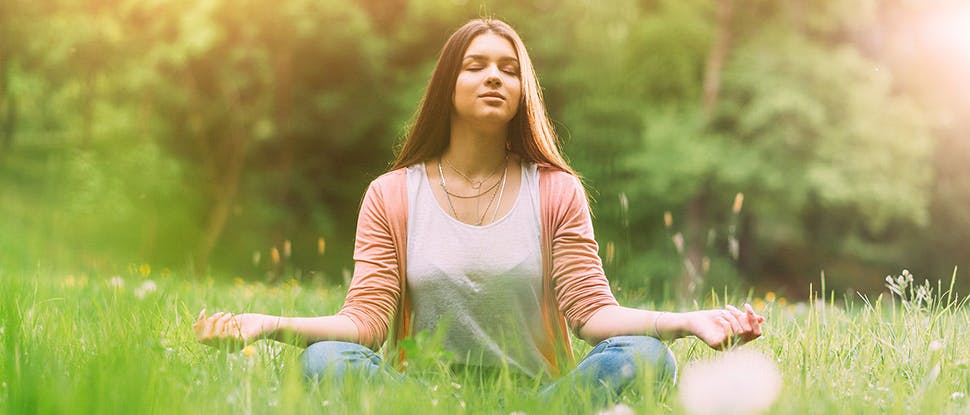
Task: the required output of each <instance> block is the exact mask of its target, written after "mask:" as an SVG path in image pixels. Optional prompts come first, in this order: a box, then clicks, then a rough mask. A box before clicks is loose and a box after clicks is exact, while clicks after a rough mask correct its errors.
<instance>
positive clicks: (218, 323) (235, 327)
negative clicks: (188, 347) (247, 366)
mask: <svg viewBox="0 0 970 415" xmlns="http://www.w3.org/2000/svg"><path fill="white" fill-rule="evenodd" d="M272 319H273V318H272V317H270V316H267V315H264V314H253V313H247V314H239V315H234V314H232V313H221V312H220V313H215V314H213V315H212V316H210V317H207V316H206V314H205V309H204V308H203V309H202V312H201V313H199V318H198V319H197V320H196V321H195V323H193V324H192V329H193V330H195V337H196V339H197V340H198V341H199V342H200V343H202V344H205V345H208V346H212V347H218V348H229V349H230V350H239V349H241V348H243V346H245V345H247V344H249V343H252V342H253V341H256V340H259V339H260V338H262V337H263V336H265V335H266V334H268V332H269V331H270V330H271V329H272V328H273V326H274V325H275V324H274V323H272V322H271V321H270V320H272Z"/></svg>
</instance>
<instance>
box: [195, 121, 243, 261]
mask: <svg viewBox="0 0 970 415" xmlns="http://www.w3.org/2000/svg"><path fill="white" fill-rule="evenodd" d="M241 130H242V129H241V128H233V133H231V136H229V137H227V138H226V145H225V148H224V149H223V150H224V151H225V153H224V154H225V157H226V158H225V164H220V163H212V164H211V165H212V166H214V168H215V169H221V170H216V171H212V172H210V174H212V173H214V175H212V176H210V177H213V179H214V182H215V183H214V184H215V186H214V189H213V192H212V195H213V197H212V203H211V205H210V208H209V214H208V215H207V219H206V224H205V229H204V231H203V233H202V242H201V243H200V244H199V250H198V253H197V254H196V258H195V264H194V265H195V272H197V273H199V272H205V270H206V269H207V268H208V266H209V258H210V256H211V255H212V251H213V250H214V249H215V247H216V243H217V242H219V238H220V237H221V236H222V232H223V231H224V230H225V227H226V223H227V222H228V221H229V214H230V213H231V212H232V207H233V205H235V203H236V195H237V194H238V193H239V183H240V181H241V180H242V172H243V167H244V166H245V164H246V163H245V161H246V150H247V148H246V147H247V146H246V143H247V140H246V138H245V137H244V136H243V135H242V134H241V133H240V131H241ZM208 156H209V157H214V156H217V155H214V154H209V155H208Z"/></svg>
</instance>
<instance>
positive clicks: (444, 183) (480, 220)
mask: <svg viewBox="0 0 970 415" xmlns="http://www.w3.org/2000/svg"><path fill="white" fill-rule="evenodd" d="M445 163H447V164H448V167H449V168H450V169H451V170H453V171H454V172H455V173H458V175H459V176H461V177H462V178H463V179H465V181H467V182H468V184H469V185H470V186H471V187H472V189H475V190H478V193H477V194H474V195H460V194H457V193H453V192H451V191H450V190H448V183H447V181H446V180H445V172H444V169H442V167H441V158H440V157H439V158H438V177H440V178H441V189H442V190H444V192H445V199H447V200H448V206H449V207H450V208H451V213H452V215H454V216H455V219H458V211H457V210H455V204H454V203H453V202H452V201H451V198H452V197H454V198H456V199H476V198H479V197H481V196H482V195H484V194H486V193H491V194H492V197H491V198H490V199H489V200H488V204H487V205H486V206H485V210H484V211H483V212H482V214H481V216H480V217H479V218H478V222H476V223H475V225H476V226H482V224H483V223H485V216H488V211H489V209H491V208H492V204H493V203H495V196H496V195H497V196H498V204H496V205H495V210H494V213H492V221H493V222H494V221H495V218H496V217H497V216H498V211H499V209H498V208H499V206H500V205H501V204H502V195H503V194H504V193H505V182H506V179H508V174H509V156H508V154H506V155H505V158H504V159H503V162H502V164H503V165H504V166H505V168H504V171H503V172H502V180H498V181H496V182H495V184H493V185H491V186H489V187H488V188H487V189H485V190H481V188H482V185H483V184H485V182H487V181H488V180H489V179H491V178H492V177H494V176H495V175H496V174H497V173H498V171H499V169H498V168H496V169H495V170H494V171H493V172H492V174H489V175H488V177H486V178H484V179H482V180H480V181H477V182H476V181H474V180H472V179H471V178H469V177H468V175H466V174H465V173H462V172H461V171H460V170H458V168H456V167H455V166H454V165H452V164H451V163H449V162H447V161H445ZM499 184H501V187H499V190H498V191H497V192H496V191H494V190H495V188H496V187H498V186H499ZM476 204H477V202H476ZM475 215H476V216H478V208H477V207H476V209H475ZM459 220H460V219H459Z"/></svg>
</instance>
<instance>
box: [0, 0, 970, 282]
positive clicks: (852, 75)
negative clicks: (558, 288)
mask: <svg viewBox="0 0 970 415" xmlns="http://www.w3.org/2000/svg"><path fill="white" fill-rule="evenodd" d="M481 15H490V16H494V17H497V18H501V19H504V20H506V21H508V22H510V23H511V24H512V25H513V26H514V27H516V28H517V29H518V30H519V32H520V34H521V35H522V37H523V38H524V40H525V42H526V45H527V47H529V49H530V53H531V55H532V57H533V59H534V60H535V64H536V68H537V70H538V72H539V77H540V82H541V84H542V85H543V87H544V93H545V97H546V101H547V105H548V107H549V112H550V114H551V115H552V117H553V119H554V120H555V122H556V125H557V128H558V131H559V133H560V135H561V136H562V138H563V142H564V144H563V145H564V148H565V151H566V153H567V155H568V156H569V157H570V159H571V160H572V162H573V163H574V165H575V167H576V168H577V169H578V170H579V171H580V172H582V173H583V175H584V177H585V180H586V183H587V185H588V187H589V189H590V192H591V195H592V196H593V199H594V206H593V209H594V213H595V225H596V229H597V239H598V240H599V242H600V245H601V255H602V256H603V257H604V260H605V263H606V266H607V272H608V274H609V275H610V276H611V278H612V279H613V280H615V281H617V282H620V283H622V284H623V285H624V287H643V288H647V289H649V292H652V293H668V294H669V293H674V292H682V291H684V290H695V291H696V290H698V289H702V288H704V287H705V286H714V287H717V286H722V285H723V284H725V283H736V282H739V281H746V282H747V283H748V285H754V284H758V285H759V286H767V287H770V288H773V289H774V288H779V287H781V289H783V290H788V292H789V293H790V294H791V295H796V296H797V295H799V294H800V293H801V290H804V289H805V288H807V285H808V281H815V280H817V279H818V276H819V273H820V272H821V271H823V270H824V271H825V273H826V278H827V280H828V281H827V282H828V283H829V285H830V286H832V287H835V288H838V289H848V288H853V289H862V290H866V289H873V288H878V287H879V286H880V284H881V281H882V279H881V277H882V276H884V275H886V274H889V273H891V272H896V271H898V269H899V268H901V267H909V268H911V269H914V270H916V271H917V272H919V273H922V274H925V275H928V276H934V277H949V275H950V272H951V271H952V269H953V267H954V266H957V265H958V266H960V268H961V269H963V270H966V269H967V268H968V265H970V263H968V262H967V260H968V255H967V248H966V247H967V246H970V210H967V209H966V208H965V206H968V205H970V172H968V170H967V168H966V166H967V165H970V137H968V135H970V123H968V120H970V83H968V82H970V81H968V80H967V78H966V77H965V76H964V75H965V74H966V73H967V72H968V71H970V33H968V32H967V31H966V30H965V22H966V21H967V19H970V7H968V6H966V5H963V4H962V3H961V2H958V1H942V2H932V3H927V4H924V3H923V2H911V1H905V0H892V1H880V2H874V1H862V2H859V1H849V0H829V1H825V2H809V1H798V0H755V1H748V2H744V3H741V2H737V1H736V0H681V1H673V0H641V1H633V0H618V1H614V2H608V3H600V2H589V1H583V0H566V1H547V0H534V1H531V2H521V1H511V0H495V1H487V2H472V1H451V0H448V1H445V0H393V1H372V0H356V1H355V0H324V1H322V2H321V1H312V0H283V1H280V2H276V3H273V4H269V3H266V2H257V1H251V0H245V1H234V2H230V1H226V0H204V1H186V0H152V1H132V0H86V1H80V2H78V1H66V0H44V1H26V0H10V1H5V2H3V3H2V4H0V268H3V269H7V270H14V269H32V268H37V267H40V268H43V269H79V268H80V269H84V270H89V271H90V272H104V273H110V272H115V271H114V270H116V269H118V268H121V267H125V266H127V265H128V264H129V263H150V264H153V265H155V268H156V269H160V268H169V269H173V270H187V271H191V272H194V273H195V274H197V275H210V274H212V275H238V276H241V277H243V278H269V279H273V278H279V277H286V278H289V277H296V278H321V279H323V280H326V281H331V282H342V279H343V278H345V277H344V275H345V274H346V270H348V269H350V268H352V266H353V262H352V259H351V250H352V246H353V232H354V226H355V222H356V213H357V207H358V204H359V200H360V197H361V195H362V194H363V191H364V189H365V187H366V185H367V183H368V181H370V180H371V179H373V178H374V177H376V176H377V175H378V174H380V173H381V172H383V171H384V170H385V169H386V168H387V166H388V163H389V161H390V160H391V158H392V157H393V148H394V146H395V145H396V143H398V141H399V139H400V137H401V136H402V134H403V132H404V131H405V130H406V128H407V123H408V121H409V120H410V117H411V115H412V114H413V112H414V111H415V109H416V108H417V105H418V101H419V100H420V98H421V95H422V93H423V90H424V88H425V87H426V84H427V80H428V79H429V77H430V73H431V69H432V68H433V65H434V63H435V60H436V59H437V54H438V52H439V51H440V48H441V46H442V45H443V44H444V42H445V40H446V39H447V37H448V35H450V33H451V32H452V31H453V30H454V29H456V28H457V27H458V26H460V25H461V24H463V23H464V22H465V21H467V20H468V19H470V18H475V17H479V16H481ZM739 194H742V195H743V207H742V205H740V204H739V203H740V201H741V198H742V196H739ZM736 203H738V205H737V206H734V205H735V204H736ZM733 206H734V208H733ZM735 208H740V209H735ZM665 212H666V213H668V214H669V215H668V219H669V222H668V223H667V224H665V219H664V218H665ZM675 240H678V241H682V243H681V244H680V247H679V248H678V246H677V245H678V244H676V243H675V242H674V241H675ZM678 249H679V251H678ZM690 269H692V270H693V271H689V270H690ZM0 272H4V271H2V270H0ZM692 273H693V274H694V275H693V276H692ZM963 275H965V273H963ZM959 282H961V283H966V278H965V277H962V276H961V277H960V281H959ZM705 284H706V285H705ZM742 285H743V284H742Z"/></svg>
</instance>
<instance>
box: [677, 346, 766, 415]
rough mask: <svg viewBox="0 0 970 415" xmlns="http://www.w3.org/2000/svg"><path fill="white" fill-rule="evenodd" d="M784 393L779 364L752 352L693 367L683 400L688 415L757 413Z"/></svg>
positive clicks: (682, 383)
mask: <svg viewBox="0 0 970 415" xmlns="http://www.w3.org/2000/svg"><path fill="white" fill-rule="evenodd" d="M780 391H781V372H780V371H779V370H778V366H777V365H776V364H775V362H774V361H773V360H771V359H769V358H768V357H766V356H765V355H763V354H761V353H759V352H756V351H752V350H738V351H731V352H725V353H722V354H721V355H719V356H718V357H717V358H716V359H713V360H710V361H698V362H694V363H693V364H691V365H689V366H688V367H687V368H686V369H685V370H684V373H683V376H682V377H681V380H680V393H679V394H680V401H681V403H682V404H683V405H684V409H686V411H687V413H688V414H691V415H714V414H757V413H761V412H764V411H765V410H767V409H768V408H769V407H770V406H771V404H772V403H774V401H775V399H777V397H778V393H779V392H780Z"/></svg>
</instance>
